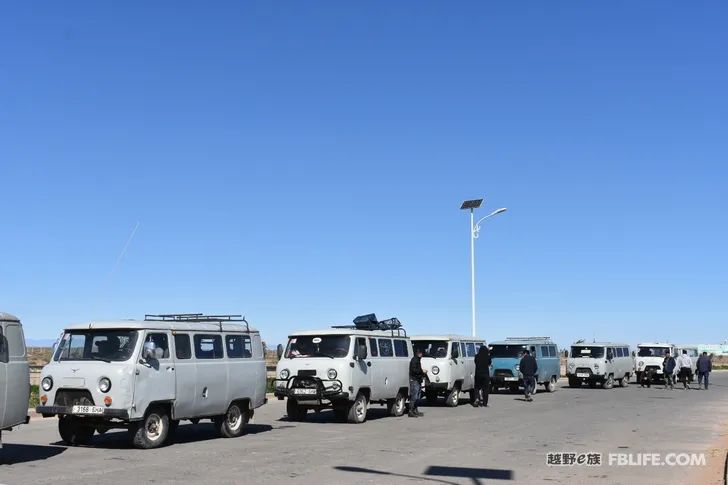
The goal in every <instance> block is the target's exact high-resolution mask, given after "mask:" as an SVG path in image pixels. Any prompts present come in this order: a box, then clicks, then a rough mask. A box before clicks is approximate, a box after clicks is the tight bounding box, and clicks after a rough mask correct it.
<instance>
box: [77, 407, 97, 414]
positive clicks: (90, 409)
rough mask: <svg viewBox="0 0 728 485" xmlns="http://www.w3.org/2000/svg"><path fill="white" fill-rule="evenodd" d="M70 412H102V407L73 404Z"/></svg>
mask: <svg viewBox="0 0 728 485" xmlns="http://www.w3.org/2000/svg"><path fill="white" fill-rule="evenodd" d="M71 412H72V413H73V414H104V408H102V407H101V406H73V407H72V408H71Z"/></svg>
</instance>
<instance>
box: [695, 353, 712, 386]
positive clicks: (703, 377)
mask: <svg viewBox="0 0 728 485" xmlns="http://www.w3.org/2000/svg"><path fill="white" fill-rule="evenodd" d="M712 370H713V363H712V362H711V361H710V357H708V353H707V352H703V355H701V356H700V357H698V389H702V388H703V381H705V390H706V391H707V390H708V375H709V374H710V372H711V371H712Z"/></svg>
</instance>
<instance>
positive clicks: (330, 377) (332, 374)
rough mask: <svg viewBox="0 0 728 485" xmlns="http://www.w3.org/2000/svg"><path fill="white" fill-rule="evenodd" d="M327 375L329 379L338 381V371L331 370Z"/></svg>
mask: <svg viewBox="0 0 728 485" xmlns="http://www.w3.org/2000/svg"><path fill="white" fill-rule="evenodd" d="M326 375H327V376H329V379H336V376H337V375H339V374H337V373H336V369H329V371H328V372H327V373H326Z"/></svg>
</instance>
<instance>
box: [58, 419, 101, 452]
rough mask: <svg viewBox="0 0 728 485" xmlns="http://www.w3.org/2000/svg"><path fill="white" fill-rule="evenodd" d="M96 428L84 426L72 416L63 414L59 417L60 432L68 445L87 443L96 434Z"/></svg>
mask: <svg viewBox="0 0 728 485" xmlns="http://www.w3.org/2000/svg"><path fill="white" fill-rule="evenodd" d="M94 431H95V430H94V428H93V427H91V426H83V425H82V424H81V423H79V420H78V419H76V418H74V417H72V416H61V417H60V418H59V419H58V433H59V434H60V435H61V439H62V440H63V441H64V442H65V443H66V444H68V445H72V446H77V445H87V444H89V442H90V441H91V437H92V436H93V435H94Z"/></svg>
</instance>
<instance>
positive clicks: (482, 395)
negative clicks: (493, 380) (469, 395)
mask: <svg viewBox="0 0 728 485" xmlns="http://www.w3.org/2000/svg"><path fill="white" fill-rule="evenodd" d="M488 394H490V376H489V375H484V376H479V375H476V376H475V400H476V401H478V400H479V401H480V402H481V403H482V404H488ZM473 404H474V403H473Z"/></svg>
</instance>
